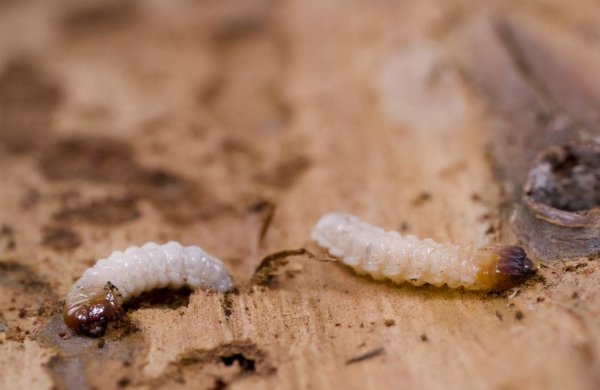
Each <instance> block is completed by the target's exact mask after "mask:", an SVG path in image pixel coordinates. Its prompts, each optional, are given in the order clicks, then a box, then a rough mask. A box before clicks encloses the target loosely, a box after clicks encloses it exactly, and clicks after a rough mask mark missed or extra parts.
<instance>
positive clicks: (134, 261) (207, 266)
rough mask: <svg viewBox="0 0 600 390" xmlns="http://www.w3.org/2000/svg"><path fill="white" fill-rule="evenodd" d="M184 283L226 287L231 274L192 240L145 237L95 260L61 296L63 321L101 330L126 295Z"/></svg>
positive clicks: (78, 327)
mask: <svg viewBox="0 0 600 390" xmlns="http://www.w3.org/2000/svg"><path fill="white" fill-rule="evenodd" d="M185 285H187V286H189V287H193V288H196V287H201V288H205V289H210V290H214V291H218V292H225V291H227V290H229V289H230V288H231V286H232V280H231V276H230V275H229V273H228V272H227V270H226V269H225V266H224V265H223V263H222V262H221V261H220V260H219V259H217V258H215V257H212V256H210V255H209V254H207V253H206V252H204V251H203V250H202V249H201V248H199V247H197V246H193V245H192V246H187V247H183V246H182V245H181V244H179V243H177V242H175V241H170V242H168V243H166V244H164V245H158V244H155V243H153V242H150V243H147V244H145V245H143V246H142V247H135V246H132V247H130V248H128V249H126V250H125V251H124V252H122V251H116V252H113V253H112V254H111V255H110V256H109V257H108V258H106V259H101V260H98V261H97V262H96V264H95V265H94V266H93V267H91V268H88V269H87V270H86V271H85V272H84V273H83V275H82V276H81V278H79V280H77V282H75V285H74V286H73V287H72V289H71V291H70V292H69V294H68V295H67V297H66V299H65V309H64V319H65V323H66V324H67V325H68V326H69V327H71V328H73V329H75V330H76V331H78V332H81V333H85V334H88V335H92V336H97V335H101V334H103V333H104V330H105V328H106V324H107V322H108V321H109V320H110V319H112V318H114V317H115V316H116V315H117V314H118V311H119V306H120V303H121V302H122V301H124V300H126V299H127V298H130V297H132V296H136V295H139V294H140V293H142V292H144V291H150V290H152V289H155V288H163V287H172V288H179V287H183V286H185Z"/></svg>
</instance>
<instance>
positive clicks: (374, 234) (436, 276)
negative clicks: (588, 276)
mask: <svg viewBox="0 0 600 390" xmlns="http://www.w3.org/2000/svg"><path fill="white" fill-rule="evenodd" d="M311 237H312V239H313V240H314V241H316V242H317V243H318V244H319V245H320V246H321V247H323V248H326V249H327V250H328V251H329V253H330V254H331V255H332V256H335V257H338V258H341V259H342V262H343V263H344V264H347V265H349V266H350V267H352V268H353V269H354V270H355V271H356V272H357V273H359V274H369V275H370V276H372V277H373V278H374V279H377V280H381V279H386V278H387V279H390V280H392V281H394V282H396V283H402V282H409V283H411V284H413V285H415V286H420V285H423V284H426V283H428V284H432V285H434V286H442V285H448V287H451V288H456V287H464V288H465V289H469V290H484V291H489V290H496V289H503V288H507V287H509V286H510V285H513V284H514V283H515V282H517V281H519V280H520V279H521V278H522V277H523V276H527V275H529V274H530V273H532V272H534V271H533V263H532V262H531V260H530V259H529V258H527V255H526V254H525V251H524V250H523V249H522V248H521V247H519V246H514V245H506V246H505V245H498V246H488V247H483V248H474V247H468V246H460V245H454V244H440V243H437V242H435V241H433V240H431V239H425V240H419V239H418V238H416V237H414V236H410V235H408V236H402V235H400V234H399V233H398V232H395V231H388V232H386V231H385V230H383V229H381V228H378V227H374V226H371V225H369V224H368V223H366V222H363V221H360V220H359V219H358V218H357V217H355V216H352V215H348V214H341V213H329V214H326V215H324V216H323V217H322V218H321V219H320V220H319V221H318V222H317V224H316V226H315V227H314V228H313V230H312V233H311Z"/></svg>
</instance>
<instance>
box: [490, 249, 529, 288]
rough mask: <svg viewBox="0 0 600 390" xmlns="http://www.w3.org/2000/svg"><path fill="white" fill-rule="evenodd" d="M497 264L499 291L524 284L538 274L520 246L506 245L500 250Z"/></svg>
mask: <svg viewBox="0 0 600 390" xmlns="http://www.w3.org/2000/svg"><path fill="white" fill-rule="evenodd" d="M497 253H498V262H497V263H496V276H497V288H496V289H497V290H505V289H508V288H511V287H514V286H516V285H517V284H519V283H522V282H523V281H524V280H525V279H527V278H528V277H530V276H532V275H533V274H535V273H536V268H535V266H534V264H533V261H531V259H530V258H529V257H527V253H525V250H524V249H523V248H522V247H520V246H518V245H505V246H501V247H499V248H498V251H497Z"/></svg>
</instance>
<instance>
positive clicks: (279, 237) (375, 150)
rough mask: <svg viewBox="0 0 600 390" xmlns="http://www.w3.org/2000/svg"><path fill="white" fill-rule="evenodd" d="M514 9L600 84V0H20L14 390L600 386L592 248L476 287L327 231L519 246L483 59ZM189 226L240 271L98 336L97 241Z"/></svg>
mask: <svg viewBox="0 0 600 390" xmlns="http://www.w3.org/2000/svg"><path fill="white" fill-rule="evenodd" d="M498 18H502V19H503V20H507V21H510V23H512V25H514V26H517V27H518V28H523V29H525V30H527V31H529V32H530V33H531V34H532V36H535V37H536V39H537V40H539V42H542V43H543V44H544V45H545V46H544V47H547V48H548V50H551V51H552V53H555V56H556V57H557V58H559V59H560V60H561V61H562V63H565V64H568V66H569V67H571V68H572V69H576V70H577V74H580V75H584V76H585V80H586V81H585V85H586V86H587V87H589V88H591V89H594V88H596V89H597V88H598V86H600V73H598V71H597V69H598V68H599V66H600V51H599V49H600V27H599V26H600V4H599V3H598V2H597V1H591V0H590V1H584V0H581V1H573V2H565V1H561V0H544V1H541V0H533V1H527V2H518V1H485V2H483V1H481V2H475V1H458V0H453V1H442V0H437V1H433V0H431V1H391V0H386V1H367V0H361V1H359V0H348V1H342V0H310V1H306V0H304V1H301V0H295V1H294V0H285V1H283V0H282V1H275V0H273V1H266V0H249V1H245V2H239V1H233V0H231V1H229V0H228V1H220V0H204V1H200V0H186V1H183V0H178V1H168V2H167V1H160V0H152V1H150V0H148V1H137V2H130V1H116V0H110V1H79V0H69V1H65V0H62V1H53V2H49V1H41V0H40V1H35V0H24V1H17V0H3V1H0V178H1V182H0V225H1V228H0V388H2V389H117V388H131V389H154V388H156V389H203V388H204V389H224V388H227V389H263V388H267V389H385V388H407V389H409V388H428V389H447V388H455V389H490V388H491V389H597V388H599V387H600V361H599V360H598V359H599V356H598V354H599V353H600V294H599V288H598V286H599V282H600V272H599V271H600V267H599V265H598V262H597V261H595V260H594V259H588V258H577V259H569V260H564V259H557V260H555V261H551V262H543V263H541V265H540V270H539V273H538V276H536V277H535V278H533V279H532V280H530V281H528V282H527V283H525V284H523V285H521V286H519V287H517V288H514V289H512V290H509V291H506V292H503V293H496V294H477V293H469V292H465V291H461V290H449V289H436V288H430V287H424V288H413V287H408V286H395V285H392V284H387V283H381V282H375V281H373V280H371V279H369V278H365V277H359V276H357V275H355V274H353V272H351V271H350V270H348V269H347V268H345V267H343V266H342V265H341V264H337V263H335V262H329V261H319V259H322V258H324V257H326V256H325V253H323V252H322V251H320V250H319V249H318V248H317V247H316V246H315V245H314V244H313V243H311V242H310V240H309V231H310V229H311V227H312V226H313V224H314V223H315V222H316V220H317V219H318V218H319V216H321V215H322V214H323V213H325V212H328V211H344V212H350V213H353V214H356V215H358V216H360V217H361V218H363V219H365V220H367V221H369V222H371V223H373V224H376V225H379V226H382V227H384V228H386V229H396V230H399V231H401V232H402V233H411V234H415V235H417V236H419V237H423V238H426V237H431V238H433V239H435V240H438V241H443V242H446V241H452V242H456V243H461V244H473V245H484V244H488V243H498V242H505V243H514V242H516V241H517V237H516V235H515V234H514V232H513V229H512V226H511V223H510V217H511V215H510V212H509V211H508V210H510V207H509V206H510V204H511V198H510V196H507V195H506V191H507V189H506V187H505V186H503V185H502V184H501V180H499V179H498V178H497V177H496V176H495V173H494V170H493V166H494V164H493V161H491V159H492V157H491V156H490V143H491V142H492V140H493V139H494V137H493V134H497V132H498V131H499V129H500V130H501V129H502V126H506V123H505V122H502V118H504V116H503V114H502V113H501V112H500V113H499V112H498V111H497V110H495V107H494V100H493V99H490V98H489V96H490V95H489V94H488V95H486V93H482V89H481V88H480V87H481V83H478V81H477V80H478V77H482V75H483V77H488V78H489V77H492V78H493V77H494V76H495V74H496V73H494V72H491V73H490V70H489V68H485V69H483V68H482V69H480V71H479V72H476V71H474V68H473V66H475V67H477V66H492V65H493V64H490V62H491V61H489V58H494V57H486V59H488V61H485V60H480V61H477V57H478V54H479V55H486V56H488V55H490V56H491V55H493V54H494V51H493V48H492V49H490V50H489V51H488V52H486V51H484V50H482V51H481V53H479V52H478V51H477V50H476V49H474V46H473V42H474V40H473V39H474V38H477V37H480V36H479V35H478V34H493V33H492V32H490V31H491V30H490V26H491V25H492V24H493V23H494V21H495V20H498ZM482 31H483V32H482ZM485 31H487V32H485ZM481 37H483V38H482V40H480V42H481V41H483V42H485V39H484V38H485V36H483V35H482V36H481ZM496 54H498V53H496ZM506 66H515V64H512V65H510V64H507V65H506ZM504 69H505V70H506V68H504ZM498 77H502V75H501V74H500V75H498ZM544 77H546V76H544ZM510 81H511V79H510V78H507V79H506V82H507V83H508V84H506V85H503V88H508V89H510V87H511V85H513V84H510ZM499 84H502V83H499V82H497V81H496V82H490V83H488V84H486V85H488V86H490V85H491V86H492V87H494V86H498V85H499ZM569 85H570V84H569ZM515 88H516V89H515V93H514V96H515V99H517V98H518V97H520V96H522V95H520V93H521V92H520V91H521V90H519V89H518V88H517V87H515ZM568 90H569V89H568V88H567V91H568ZM563 91H564V89H563ZM492 92H494V91H492ZM501 93H502V98H503V99H510V93H507V92H506V90H505V89H503V90H502V91H501ZM577 107H580V106H577ZM499 126H500V127H499ZM496 163H497V161H496ZM167 240H178V241H180V242H182V243H183V244H187V245H190V244H197V245H200V246H202V247H203V248H204V249H205V250H207V251H208V252H209V253H211V254H214V255H215V256H218V257H220V258H221V259H223V261H224V262H225V263H226V265H227V267H228V268H229V269H230V270H231V272H232V274H233V276H234V279H235V284H236V287H237V289H236V290H235V291H234V292H232V293H228V294H224V295H223V294H215V293H207V292H204V291H194V292H189V291H178V292H169V291H158V292H155V293H152V294H149V295H146V296H144V297H142V298H140V299H137V300H135V301H134V302H132V303H131V304H130V305H129V306H128V309H127V311H126V316H125V318H123V320H122V321H121V322H120V323H118V324H114V326H112V327H111V328H110V329H109V331H108V332H107V334H106V335H105V336H104V337H103V338H101V339H92V338H87V337H83V336H78V335H75V334H73V333H72V332H71V331H70V330H68V329H67V328H66V327H65V325H64V324H63V322H62V316H61V310H62V306H61V300H62V299H63V298H64V296H65V294H66V292H67V291H68V289H69V288H70V287H71V285H72V283H73V282H74V280H76V279H77V278H78V277H79V275H81V273H82V272H83V271H84V270H85V269H86V268H87V267H89V266H91V265H92V264H93V263H94V262H95V260H96V259H98V258H101V257H104V256H107V255H109V254H110V253H111V252H112V251H113V250H117V249H124V248H126V247H128V246H130V245H141V244H143V243H145V242H148V241H157V242H165V241H167ZM302 248H304V249H306V250H307V251H309V252H308V253H307V252H305V251H301V250H299V249H302ZM286 250H298V251H296V252H292V254H291V255H290V256H288V257H283V256H281V257H278V258H276V259H275V260H272V261H266V262H263V267H259V265H260V264H261V262H262V261H263V259H264V258H265V257H266V256H268V255H271V254H273V253H277V252H280V251H286ZM309 253H312V254H314V255H315V257H316V258H314V257H313V256H311V255H309ZM275 257H277V256H275ZM271 259H273V258H271ZM265 263H267V264H265ZM257 268H259V270H258V272H257V273H256V274H255V272H256V270H257Z"/></svg>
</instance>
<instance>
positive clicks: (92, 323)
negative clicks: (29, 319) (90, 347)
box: [63, 283, 119, 337]
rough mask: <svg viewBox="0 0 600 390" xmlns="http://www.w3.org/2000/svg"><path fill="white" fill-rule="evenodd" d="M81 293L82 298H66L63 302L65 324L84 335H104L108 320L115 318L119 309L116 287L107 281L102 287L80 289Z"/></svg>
mask: <svg viewBox="0 0 600 390" xmlns="http://www.w3.org/2000/svg"><path fill="white" fill-rule="evenodd" d="M86 294H87V295H86ZM81 295H82V296H84V297H85V299H84V300H76V302H69V300H68V299H67V301H66V302H65V309H64V312H63V317H64V321H65V324H66V325H67V326H68V327H69V328H71V329H73V330H74V331H76V332H77V333H81V334H85V335H86V336H92V337H100V336H102V335H104V332H105V331H106V326H107V325H108V322H109V321H110V320H112V319H113V318H115V317H116V316H117V314H118V311H119V304H118V302H117V297H118V292H117V291H116V287H115V286H113V285H112V284H110V283H108V284H107V285H106V286H105V287H104V288H96V289H91V290H88V291H82V293H81V294H80V296H81Z"/></svg>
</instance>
